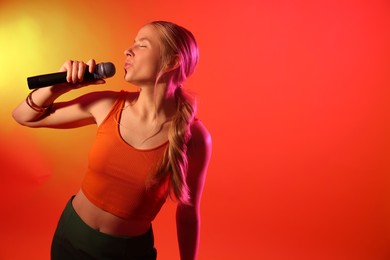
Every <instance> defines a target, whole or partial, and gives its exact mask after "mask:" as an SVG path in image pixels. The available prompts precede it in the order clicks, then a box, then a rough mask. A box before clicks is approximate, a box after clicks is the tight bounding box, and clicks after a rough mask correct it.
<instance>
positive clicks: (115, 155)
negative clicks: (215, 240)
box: [13, 21, 211, 259]
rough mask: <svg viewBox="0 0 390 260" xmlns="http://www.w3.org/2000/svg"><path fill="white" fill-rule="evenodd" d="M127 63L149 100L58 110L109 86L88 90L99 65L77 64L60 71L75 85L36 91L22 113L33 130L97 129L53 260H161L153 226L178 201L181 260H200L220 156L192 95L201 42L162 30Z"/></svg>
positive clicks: (18, 116)
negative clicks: (206, 207) (205, 209)
mask: <svg viewBox="0 0 390 260" xmlns="http://www.w3.org/2000/svg"><path fill="white" fill-rule="evenodd" d="M124 54H125V58H126V59H125V66H124V69H125V76H124V79H125V81H127V82H129V83H131V84H133V85H136V86H137V87H138V88H139V92H136V93H135V92H127V91H120V92H115V91H101V92H92V93H89V94H86V95H83V96H81V97H79V98H76V99H74V100H72V101H68V102H54V101H55V100H56V99H57V98H58V97H59V96H61V95H63V94H64V93H66V92H68V91H71V90H72V89H75V88H80V87H85V86H87V85H88V84H103V83H105V82H104V80H98V81H95V82H93V83H91V82H84V81H83V75H84V72H85V70H86V69H87V68H88V69H89V71H90V72H93V71H94V69H95V66H96V63H95V61H94V60H90V61H88V62H87V63H84V62H79V61H71V60H69V61H66V62H65V63H64V64H63V66H62V67H61V69H60V71H66V72H67V82H68V83H65V84H58V85H54V86H50V87H46V88H40V89H38V90H36V91H33V92H32V93H30V95H29V96H28V97H27V99H26V101H24V102H22V103H21V104H20V105H19V106H18V107H16V108H15V110H14V112H13V116H14V118H15V120H16V121H17V122H18V123H20V124H22V125H25V126H28V127H51V128H74V127H80V126H85V125H89V124H96V125H97V136H96V140H95V143H94V144H93V146H92V149H91V152H90V154H89V165H88V169H87V172H86V175H85V178H84V180H83V182H82V185H81V189H80V191H79V192H78V193H77V194H76V195H75V196H73V197H72V198H71V199H70V201H69V202H68V204H67V206H66V207H65V210H64V212H63V213H62V215H61V218H60V220H59V223H58V226H57V230H56V232H55V235H54V238H53V242H52V249H51V255H52V259H156V255H157V253H156V250H155V248H154V239H153V231H152V225H151V223H152V221H153V219H154V218H155V216H156V215H157V213H158V212H159V210H160V208H161V206H162V205H163V203H164V202H165V200H166V198H167V196H169V195H172V196H171V197H173V198H175V199H176V201H177V211H176V223H177V236H178V242H179V249H180V256H181V259H196V256H197V249H198V243H199V225H200V212H199V205H200V199H201V194H202V190H203V186H204V180H205V176H206V171H207V166H208V162H209V159H210V155H211V138H210V135H209V132H208V131H207V129H206V128H205V126H204V125H203V124H202V123H201V122H200V121H199V120H197V119H195V118H194V117H195V108H196V106H195V103H194V101H193V99H191V98H190V97H189V96H188V95H187V94H186V93H185V92H184V90H183V88H182V84H183V83H184V81H185V80H186V78H187V77H188V76H190V75H191V74H192V72H193V71H194V69H195V66H196V64H197V62H198V48H197V45H196V41H195V39H194V37H193V35H192V33H191V32H189V31H188V30H186V29H185V28H183V27H181V26H178V25H176V24H173V23H170V22H164V21H156V22H152V23H150V24H147V25H145V26H144V27H142V28H141V29H140V30H139V32H138V34H137V36H136V38H135V41H134V44H133V45H132V46H131V47H130V48H129V49H127V50H125V52H124ZM87 66H88V67H87Z"/></svg>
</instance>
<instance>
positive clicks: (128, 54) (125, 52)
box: [124, 48, 134, 57]
mask: <svg viewBox="0 0 390 260" xmlns="http://www.w3.org/2000/svg"><path fill="white" fill-rule="evenodd" d="M124 54H125V56H130V57H132V56H134V52H133V49H132V48H128V49H126V50H125V51H124Z"/></svg>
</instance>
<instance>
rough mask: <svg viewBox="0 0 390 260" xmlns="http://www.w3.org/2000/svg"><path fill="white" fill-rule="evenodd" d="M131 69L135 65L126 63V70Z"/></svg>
mask: <svg viewBox="0 0 390 260" xmlns="http://www.w3.org/2000/svg"><path fill="white" fill-rule="evenodd" d="M130 67H133V64H132V63H130V62H125V65H124V68H125V69H128V68H130Z"/></svg>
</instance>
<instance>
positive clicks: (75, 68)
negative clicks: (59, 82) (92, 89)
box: [71, 61, 79, 84]
mask: <svg viewBox="0 0 390 260" xmlns="http://www.w3.org/2000/svg"><path fill="white" fill-rule="evenodd" d="M78 70H79V62H78V61H73V63H72V73H71V74H72V80H71V83H73V84H76V83H77V82H78V78H77V75H78Z"/></svg>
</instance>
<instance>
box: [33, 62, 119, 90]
mask: <svg viewBox="0 0 390 260" xmlns="http://www.w3.org/2000/svg"><path fill="white" fill-rule="evenodd" d="M60 71H61V72H57V73H50V74H44V75H38V76H34V77H28V78H27V83H28V88H29V89H37V88H42V87H47V86H52V85H56V84H62V83H71V84H75V86H74V88H78V87H82V86H85V85H89V84H91V83H92V82H94V83H95V84H99V83H100V84H102V83H104V82H105V81H104V79H105V78H110V77H112V76H114V75H115V66H114V64H112V63H111V62H103V63H99V64H96V62H95V60H93V59H91V60H89V61H88V62H87V63H84V62H78V61H71V60H69V61H66V62H65V63H64V64H63V65H62V67H61V69H60ZM78 83H79V84H78ZM76 84H77V85H76Z"/></svg>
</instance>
